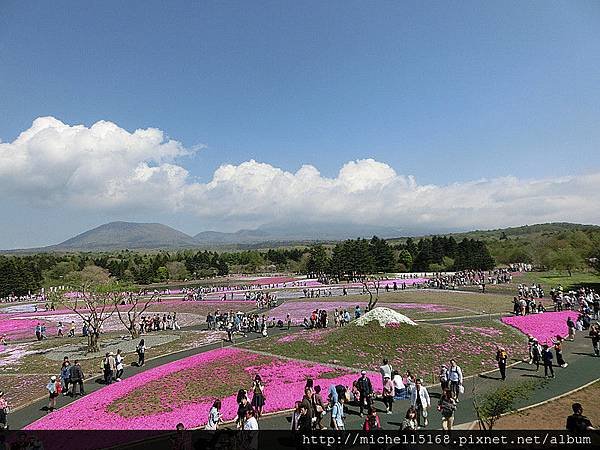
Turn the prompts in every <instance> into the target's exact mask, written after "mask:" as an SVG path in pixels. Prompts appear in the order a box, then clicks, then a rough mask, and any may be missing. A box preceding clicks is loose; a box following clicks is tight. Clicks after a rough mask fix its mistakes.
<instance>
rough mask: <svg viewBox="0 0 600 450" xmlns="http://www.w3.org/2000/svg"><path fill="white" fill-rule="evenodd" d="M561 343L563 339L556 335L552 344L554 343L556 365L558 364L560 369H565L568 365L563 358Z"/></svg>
mask: <svg viewBox="0 0 600 450" xmlns="http://www.w3.org/2000/svg"><path fill="white" fill-rule="evenodd" d="M562 341H563V338H562V337H561V336H560V334H557V335H556V340H555V341H554V342H553V343H554V351H555V352H556V364H558V365H559V366H560V367H562V368H565V367H567V366H568V365H569V364H568V363H567V362H566V361H565V359H564V358H563V354H562Z"/></svg>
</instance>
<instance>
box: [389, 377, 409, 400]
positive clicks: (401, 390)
mask: <svg viewBox="0 0 600 450" xmlns="http://www.w3.org/2000/svg"><path fill="white" fill-rule="evenodd" d="M392 383H394V400H406V387H405V386H404V381H402V376H401V375H400V374H399V373H398V371H397V370H394V371H393V372H392Z"/></svg>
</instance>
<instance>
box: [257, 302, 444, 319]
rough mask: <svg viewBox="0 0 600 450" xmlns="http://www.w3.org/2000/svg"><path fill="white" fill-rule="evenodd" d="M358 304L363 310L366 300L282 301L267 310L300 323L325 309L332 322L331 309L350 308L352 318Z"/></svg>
mask: <svg viewBox="0 0 600 450" xmlns="http://www.w3.org/2000/svg"><path fill="white" fill-rule="evenodd" d="M357 305H358V306H360V307H361V309H362V311H363V312H364V310H365V308H366V306H367V302H366V301H364V300H352V299H348V301H327V300H326V298H324V300H323V301H302V300H300V301H288V302H285V303H283V304H282V305H280V306H277V307H276V308H273V309H272V310H270V311H269V312H268V315H269V317H274V318H275V319H281V320H285V318H286V317H287V314H290V318H291V319H292V323H295V324H299V323H302V322H303V320H304V318H305V317H307V318H310V315H311V313H312V312H313V311H314V310H322V309H324V310H326V311H327V313H328V314H330V315H329V321H330V323H333V311H334V310H335V309H338V310H350V313H351V316H352V318H354V308H355V307H356V306H357ZM379 306H385V307H387V308H392V309H395V310H398V311H402V310H406V309H411V310H422V311H428V312H447V311H450V309H449V307H446V306H442V305H435V304H431V303H379Z"/></svg>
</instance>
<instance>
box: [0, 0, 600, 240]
mask: <svg viewBox="0 0 600 450" xmlns="http://www.w3.org/2000/svg"><path fill="white" fill-rule="evenodd" d="M598 24H600V3H598V2H593V1H575V2H552V1H550V2H548V1H544V2H541V1H540V2H478V1H472V2H470V1H467V2H445V1H432V2H406V1H403V2H392V1H381V2H359V1H328V2H323V1H304V2H291V1H272V2H269V1H257V2H251V3H250V2H241V1H237V2H234V1H219V2H195V1H194V2H192V1H188V2H181V1H172V2H168V3H165V2H159V1H144V2H141V1H139V2H136V1H134V2H121V1H119V2H117V1H103V2H89V3H88V2H86V3H85V5H84V4H83V3H82V2H75V1H54V2H40V3H36V4H35V5H32V4H29V3H27V2H21V1H13V0H4V1H3V2H2V3H1V4H0V99H1V101H0V139H1V140H2V142H4V143H11V142H13V141H14V140H15V138H16V137H17V136H18V135H19V133H21V132H22V131H25V130H27V129H29V128H30V127H31V124H32V122H33V121H34V119H36V118H37V117H42V116H52V117H55V118H57V119H59V120H60V121H62V122H63V123H65V124H68V125H76V124H84V125H86V126H87V127H90V126H92V125H93V124H94V123H96V122H97V121H99V120H107V121H111V122H114V123H115V124H116V125H118V126H119V127H121V128H123V129H125V130H127V131H129V132H133V131H134V130H136V129H138V128H148V127H155V128H158V129H160V130H162V131H163V132H164V133H165V135H167V136H168V137H170V138H172V139H175V140H177V141H179V142H181V143H182V145H183V146H184V147H185V148H188V149H189V148H192V147H194V146H197V145H200V144H202V145H206V147H205V148H203V149H202V150H200V151H198V152H196V153H195V154H194V155H192V156H181V155H180V156H178V158H177V164H178V165H180V166H182V167H185V169H186V170H187V171H188V172H189V180H188V181H189V182H201V183H206V182H208V181H210V180H211V179H212V177H213V174H214V172H215V170H217V168H218V167H220V166H221V165H223V164H232V165H234V166H238V165H240V164H241V163H243V162H246V161H249V160H251V159H254V160H256V161H259V162H264V163H267V164H269V165H271V166H273V167H276V168H280V169H282V170H284V171H290V172H296V171H297V170H298V169H300V167H301V166H302V165H304V164H309V165H312V166H315V167H316V168H317V169H318V170H319V171H320V173H321V175H322V176H324V177H336V176H337V175H338V171H339V170H340V168H341V167H342V166H343V165H344V164H346V163H347V162H348V161H353V160H361V159H365V158H372V159H374V160H376V161H379V162H381V163H385V164H387V165H389V166H390V167H392V168H393V169H394V170H395V171H396V172H397V174H399V175H412V176H414V177H415V178H416V180H417V182H418V183H419V184H435V185H438V186H445V185H449V184H452V183H460V182H468V181H471V180H478V179H481V178H487V179H493V178H498V177H504V176H514V177H517V178H518V179H548V178H553V177H557V176H562V175H571V176H577V175H581V174H584V175H586V174H591V173H595V172H596V171H597V169H598V167H599V165H600V164H599V163H600V151H598V150H599V148H598V147H599V142H600V126H598V123H599V119H600V27H599V26H598ZM31 195H33V194H30V198H29V199H28V200H31ZM22 200H23V199H22V198H19V197H18V196H16V195H14V196H12V197H11V199H10V200H9V199H5V200H4V202H5V205H9V202H10V207H11V208H12V207H15V208H23V209H22V210H19V211H22V212H23V214H25V216H26V217H34V216H35V215H36V214H37V215H42V216H44V215H45V216H48V215H49V214H50V213H49V212H48V211H54V212H56V211H59V210H62V208H68V211H69V214H72V216H73V217H77V218H78V219H77V220H74V221H73V220H69V226H67V227H58V228H59V229H61V230H62V233H63V234H68V233H70V232H72V231H74V230H76V229H80V228H82V227H84V226H87V225H89V224H91V222H94V223H95V222H98V223H101V222H102V221H103V218H104V217H106V218H107V219H112V218H116V217H119V218H120V217H121V216H122V214H121V215H120V214H119V213H115V212H114V211H112V210H111V211H108V210H107V212H106V213H104V212H102V211H100V212H99V211H94V212H93V213H92V212H86V213H85V214H83V213H80V212H77V211H78V210H77V208H76V207H73V208H71V207H70V206H68V205H67V206H65V205H63V204H60V205H53V206H52V208H50V209H49V210H45V209H44V208H43V207H41V206H39V204H36V205H37V206H36V205H34V206H33V207H31V206H27V207H25V206H23V203H24V202H23V201H22ZM25 203H28V202H25ZM33 203H36V202H33ZM0 206H1V203H0ZM69 208H70V209H69ZM65 211H66V210H65ZM64 213H65V212H64V211H63V213H61V214H64ZM56 214H57V215H56V217H55V219H56V221H57V223H60V217H61V214H59V213H56ZM83 216H85V217H87V219H83V218H81V217H83ZM92 216H93V217H94V218H93V220H91V219H89V218H90V217H92ZM131 216H136V218H138V217H139V218H142V219H143V218H148V219H149V218H150V215H149V214H148V213H140V214H137V213H136V214H131ZM157 216H158V215H157ZM175 216H176V215H174V216H172V217H171V218H170V222H171V223H177V224H178V225H180V224H181V223H182V222H183V221H184V220H183V218H181V217H175ZM199 217H200V219H197V220H196V221H195V222H194V221H192V222H193V225H192V224H191V222H190V225H189V228H196V227H200V228H203V225H205V224H206V226H208V225H213V226H214V225H215V224H218V222H219V221H218V220H217V218H215V217H212V218H210V220H208V219H207V218H206V217H205V216H202V215H200V216H199ZM159 218H160V217H159ZM53 220H54V219H53ZM236 220H237V219H236ZM245 220H246V219H244V218H240V219H239V220H237V221H233V222H231V223H230V225H231V227H232V228H236V227H238V226H243V225H244V223H243V222H244V221H245ZM88 222H90V223H88ZM167 222H168V220H167ZM254 222H256V221H254ZM256 223H258V222H256ZM2 225H3V226H4V227H8V228H7V233H8V234H9V235H10V237H5V238H3V239H5V242H4V243H3V242H2V241H1V240H0V247H2V244H4V245H13V244H14V245H17V244H18V245H26V244H28V243H34V242H35V244H38V243H41V242H46V241H51V240H52V239H59V238H60V237H61V236H62V234H61V233H60V232H54V231H53V232H47V234H46V235H42V234H38V235H37V237H31V238H26V236H24V235H22V234H19V233H22V232H20V231H19V230H17V229H13V228H11V226H10V224H9V223H2ZM473 225H474V226H475V225H477V224H475V223H474V224H473ZM55 228H56V227H55ZM183 228H185V226H184V227H183ZM186 231H191V230H186ZM198 231H200V230H198ZM28 239H29V240H28ZM29 241H31V242H29Z"/></svg>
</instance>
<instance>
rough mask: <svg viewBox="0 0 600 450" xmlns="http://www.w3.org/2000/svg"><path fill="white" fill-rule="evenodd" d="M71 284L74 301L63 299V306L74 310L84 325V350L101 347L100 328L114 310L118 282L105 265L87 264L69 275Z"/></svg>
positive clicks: (116, 300) (93, 349) (91, 350)
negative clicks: (86, 342)
mask: <svg viewBox="0 0 600 450" xmlns="http://www.w3.org/2000/svg"><path fill="white" fill-rule="evenodd" d="M67 277H68V279H69V280H70V282H71V285H72V286H75V289H76V296H75V301H74V302H71V301H65V302H64V306H65V307H66V308H67V309H69V310H71V311H73V312H74V313H75V314H77V315H78V316H79V317H80V318H81V319H82V320H83V323H84V325H85V326H87V340H88V344H87V351H88V352H89V353H96V352H99V351H100V345H99V340H100V331H101V330H102V325H103V324H104V322H106V320H108V319H109V318H110V317H111V316H112V315H113V313H114V310H115V308H114V305H115V303H117V302H118V298H119V295H120V294H119V292H118V286H116V285H114V284H112V283H111V281H112V280H111V278H110V275H109V273H108V271H106V270H105V269H102V268H100V267H96V266H87V267H85V268H84V269H83V270H81V271H78V272H71V273H70V274H69V275H68V276H67Z"/></svg>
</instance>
